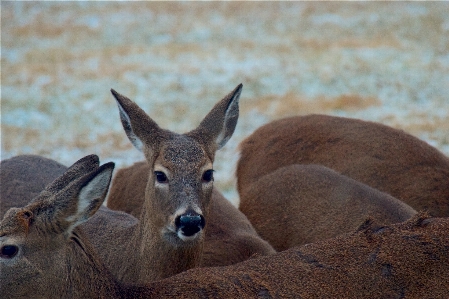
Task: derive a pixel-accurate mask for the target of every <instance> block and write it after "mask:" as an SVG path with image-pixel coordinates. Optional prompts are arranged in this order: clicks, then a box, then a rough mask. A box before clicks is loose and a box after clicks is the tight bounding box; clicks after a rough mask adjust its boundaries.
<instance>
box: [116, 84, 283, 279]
mask: <svg viewBox="0 0 449 299" xmlns="http://www.w3.org/2000/svg"><path fill="white" fill-rule="evenodd" d="M241 90H242V85H241V84H240V85H238V86H237V87H236V88H235V89H234V90H233V91H232V92H231V93H230V94H228V95H227V96H226V97H225V98H224V99H222V100H221V101H219V102H218V103H217V104H216V105H215V107H214V108H213V109H212V110H211V111H210V112H209V114H208V115H207V116H206V117H205V118H204V119H203V121H202V122H201V123H200V125H199V126H198V127H197V128H196V129H195V130H193V131H190V132H188V133H186V134H177V133H173V132H170V131H168V130H164V129H161V128H160V127H159V126H158V125H157V124H156V123H155V122H154V121H153V120H152V119H151V118H150V117H149V116H148V115H147V114H146V113H145V112H144V111H143V110H142V109H140V107H139V106H137V105H136V104H135V103H134V102H132V101H131V100H129V99H128V98H126V97H124V96H122V95H120V94H119V93H117V92H116V91H114V90H112V93H113V95H114V97H115V98H116V100H117V104H118V107H119V112H120V119H121V121H122V124H123V128H124V129H125V132H126V134H127V136H128V138H129V140H130V141H131V143H132V144H133V145H134V146H135V147H136V148H137V149H138V150H140V151H141V152H142V153H143V154H144V155H145V158H146V163H136V164H134V165H133V166H131V167H129V168H127V169H124V170H122V171H119V173H118V174H117V176H116V178H115V179H114V183H113V187H112V188H111V192H110V196H109V199H108V207H110V208H113V209H117V208H118V207H119V206H120V205H121V206H123V203H125V204H129V203H131V204H132V205H133V207H137V209H138V212H137V211H136V209H126V211H131V212H133V211H134V215H136V216H137V217H138V218H139V220H140V223H139V226H140V231H139V233H138V234H136V238H137V239H138V240H140V242H141V244H140V252H141V253H140V255H141V256H142V257H143V256H145V257H146V260H145V263H148V264H147V265H145V267H142V266H141V268H147V269H148V268H152V269H154V270H153V271H154V273H159V275H153V276H151V277H150V278H151V280H155V279H160V278H163V277H167V276H170V275H171V274H173V269H176V268H178V269H179V270H186V269H189V268H193V267H195V266H198V265H203V266H211V265H217V263H219V265H226V264H230V263H233V262H237V261H241V260H243V259H247V258H249V257H250V256H252V255H253V254H255V253H259V254H263V255H265V254H270V253H273V252H274V250H273V248H272V247H271V246H270V245H269V244H268V243H267V242H266V241H264V240H262V239H260V237H258V236H257V233H256V232H255V231H254V229H253V228H252V226H251V225H250V223H249V222H248V220H247V219H246V217H245V216H244V215H243V214H241V213H240V212H239V211H238V210H237V209H235V208H234V207H233V206H232V205H231V204H229V203H228V202H227V201H226V199H225V198H223V196H221V194H220V193H219V192H218V191H216V190H214V188H213V169H212V166H213V161H214V157H215V152H216V150H218V149H220V148H221V147H223V146H224V145H225V144H226V142H227V141H228V139H229V138H230V137H231V135H232V134H233V132H234V129H235V126H236V124H237V119H238V114H239V106H238V99H239V97H240V93H241ZM206 223H207V229H204V228H205V225H206ZM224 223H226V224H228V226H225V225H223V224H224ZM208 232H209V233H208ZM224 236H227V238H226V240H223V239H222V238H223V237H224ZM137 239H136V240H137ZM205 241H206V243H205ZM225 241H226V242H225ZM217 244H219V245H220V247H218V248H217ZM203 246H205V248H204V252H208V254H205V255H204V256H203ZM167 253H169V254H170V259H169V260H171V261H172V264H170V263H168V261H167V262H166V263H160V262H158V263H157V264H155V262H154V261H159V260H160V258H159V257H160V256H161V255H164V254H165V256H167ZM211 253H213V254H211ZM217 256H221V257H222V259H221V260H219V259H217ZM167 259H168V258H167ZM151 261H153V262H152V264H149V263H150V262H151ZM139 263H141V261H139ZM136 266H137V265H136ZM178 272H180V271H178ZM169 274H170V275H169ZM141 276H142V277H143V276H145V275H142V274H141Z"/></svg>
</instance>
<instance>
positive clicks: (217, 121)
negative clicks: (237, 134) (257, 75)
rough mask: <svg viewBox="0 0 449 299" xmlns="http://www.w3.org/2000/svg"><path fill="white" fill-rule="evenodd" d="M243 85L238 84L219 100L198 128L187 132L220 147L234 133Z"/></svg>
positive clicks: (216, 147) (215, 147)
mask: <svg viewBox="0 0 449 299" xmlns="http://www.w3.org/2000/svg"><path fill="white" fill-rule="evenodd" d="M242 88H243V85H242V84H239V85H238V86H237V87H236V88H235V89H234V90H233V91H232V92H231V93H229V94H228V95H227V96H226V97H224V98H223V99H222V100H221V101H219V102H218V103H217V104H216V105H215V106H214V107H213V108H212V110H211V111H210V112H209V113H208V114H207V115H206V117H205V118H204V119H203V121H202V122H201V123H200V125H199V126H198V128H196V129H195V130H193V131H192V132H190V133H188V134H189V135H193V136H197V138H199V139H206V140H205V142H206V143H207V144H209V145H212V146H213V147H214V149H215V150H218V149H220V148H222V147H223V146H224V145H225V144H226V142H228V140H229V138H231V136H232V134H233V133H234V130H235V127H236V125H237V120H238V117H239V98H240V94H241V92H242Z"/></svg>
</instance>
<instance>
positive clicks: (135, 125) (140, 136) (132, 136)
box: [111, 89, 160, 152]
mask: <svg viewBox="0 0 449 299" xmlns="http://www.w3.org/2000/svg"><path fill="white" fill-rule="evenodd" d="M111 92H112V95H113V96H114V98H115V100H116V102H117V105H118V109H119V113H120V120H121V122H122V125H123V129H124V130H125V133H126V135H127V136H128V139H129V140H130V141H131V143H132V144H133V145H134V147H135V148H137V149H138V150H139V151H141V152H144V147H145V146H149V147H151V146H154V144H153V143H154V141H155V140H158V138H157V136H158V134H159V132H160V128H159V126H158V125H157V124H156V122H155V121H153V120H152V119H151V118H150V117H149V116H148V115H147V114H146V113H145V111H143V110H142V109H140V107H139V106H138V105H137V104H136V103H134V102H133V101H131V100H130V99H128V98H127V97H125V96H123V95H121V94H119V93H118V92H116V91H115V90H114V89H111Z"/></svg>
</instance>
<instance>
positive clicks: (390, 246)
mask: <svg viewBox="0 0 449 299" xmlns="http://www.w3.org/2000/svg"><path fill="white" fill-rule="evenodd" d="M97 161H98V159H97ZM113 167H114V166H113V164H112V163H107V164H105V165H103V166H100V167H98V165H97V164H96V162H95V159H92V156H88V157H86V158H84V159H82V160H80V161H78V162H77V163H75V164H74V165H73V166H72V167H70V168H69V169H68V170H67V172H65V173H64V174H63V175H62V176H61V177H59V178H58V179H57V180H55V181H54V182H53V183H51V184H50V185H48V186H47V187H46V188H45V189H44V190H43V191H42V192H41V193H40V194H39V195H38V196H37V197H36V198H34V199H33V201H32V202H31V203H29V204H28V205H26V206H25V207H23V208H12V209H10V210H9V211H8V212H7V213H6V215H5V217H4V218H3V220H2V221H1V222H0V297H1V298H7V299H10V298H11V299H12V298H23V297H32V298H49V299H52V298H112V299H114V298H174V297H183V298H256V297H261V298H273V297H278V298H293V297H301V298H317V297H327V298H329V297H332V298H343V297H344V298H373V297H376V298H381V297H382V298H383V297H407V298H444V297H445V296H447V294H448V293H449V284H448V283H447V281H448V280H449V252H448V250H447V248H448V247H449V238H448V232H449V220H448V219H447V218H428V217H427V216H425V215H422V214H420V215H417V216H415V217H413V218H412V219H411V220H409V221H407V222H404V223H401V224H397V225H390V226H378V225H376V224H375V223H372V221H370V220H368V221H366V222H365V223H364V224H363V225H362V226H361V227H360V228H359V229H358V230H357V231H356V232H354V233H350V234H346V235H342V236H339V237H337V238H332V239H328V240H325V241H322V242H317V243H313V244H308V245H304V246H301V247H296V248H292V249H289V250H286V251H284V252H280V253H276V254H273V255H270V256H264V257H260V258H257V259H251V260H248V261H245V262H242V263H239V264H236V265H232V266H226V267H213V268H196V269H191V270H188V271H186V272H183V273H180V274H178V275H175V276H172V277H169V278H166V279H163V280H159V281H155V282H152V283H147V284H141V285H130V284H124V283H121V282H117V281H116V280H114V278H113V276H112V275H111V274H110V273H109V272H108V270H107V269H106V268H105V267H104V265H103V264H102V259H101V258H99V257H98V256H97V252H96V251H95V250H94V247H93V246H91V245H90V243H89V240H88V239H87V238H86V237H85V235H84V234H83V229H82V228H81V227H80V225H81V224H82V223H83V222H85V221H87V220H88V219H89V218H90V217H92V215H93V214H94V213H95V211H96V210H98V208H99V207H100V206H101V204H102V202H103V200H104V198H105V196H106V192H107V189H108V185H109V182H110V179H111V176H112V169H113Z"/></svg>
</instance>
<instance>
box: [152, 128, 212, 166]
mask: <svg viewBox="0 0 449 299" xmlns="http://www.w3.org/2000/svg"><path fill="white" fill-rule="evenodd" d="M156 164H161V165H162V166H164V167H165V168H167V169H169V170H170V171H173V172H176V171H178V170H179V171H195V172H196V171H200V170H201V169H202V168H203V167H204V166H205V165H209V166H211V165H212V161H211V159H210V158H209V157H208V156H207V154H206V151H205V149H204V147H203V145H202V144H200V143H199V142H197V141H196V140H194V139H193V138H190V137H187V136H185V135H179V136H177V137H176V138H173V139H171V140H170V141H168V142H167V143H166V144H165V145H164V146H163V147H162V148H161V151H160V154H159V157H158V159H156Z"/></svg>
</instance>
